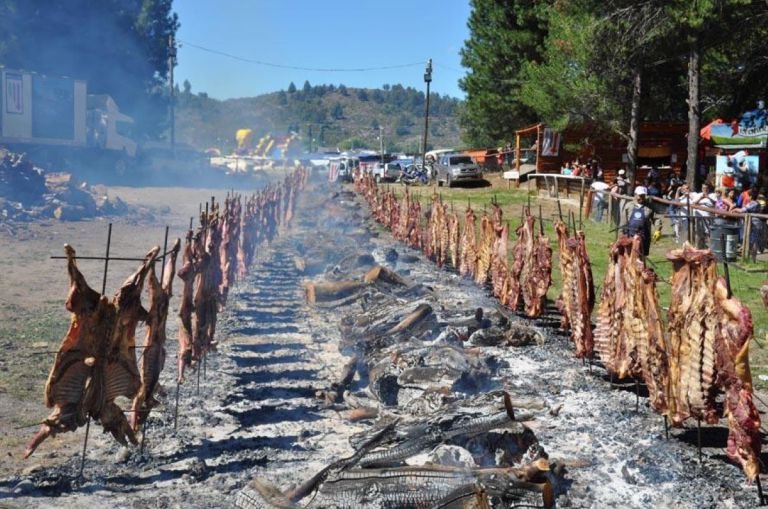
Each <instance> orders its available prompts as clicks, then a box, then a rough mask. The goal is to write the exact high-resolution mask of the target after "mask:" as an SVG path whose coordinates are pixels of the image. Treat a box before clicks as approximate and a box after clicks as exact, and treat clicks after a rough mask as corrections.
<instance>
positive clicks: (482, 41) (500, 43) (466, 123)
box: [459, 0, 549, 145]
mask: <svg viewBox="0 0 768 509" xmlns="http://www.w3.org/2000/svg"><path fill="white" fill-rule="evenodd" d="M547 3H548V2H535V1H533V0H514V1H511V0H471V7H472V11H471V13H470V17H469V22H468V25H469V30H470V35H469V39H468V40H467V41H466V42H465V45H464V48H462V50H461V60H462V65H463V66H464V67H466V68H467V69H468V74H467V75H466V76H465V77H464V78H462V79H461V80H460V81H459V86H460V87H461V89H462V90H464V92H466V94H467V99H466V108H465V109H464V115H463V116H462V117H461V119H460V122H461V125H462V126H463V128H464V138H465V141H466V142H467V143H469V144H471V145H495V144H497V143H499V142H501V141H503V140H508V139H511V138H512V137H513V135H514V131H515V130H516V129H517V128H519V127H521V126H523V125H526V124H528V123H531V122H533V121H534V120H536V115H535V112H534V111H532V110H531V108H530V107H528V106H527V105H525V104H523V103H522V102H521V101H520V100H519V93H520V87H521V82H520V80H519V74H520V71H521V69H522V67H523V64H524V63H525V62H528V61H534V60H539V59H540V58H541V52H542V48H543V47H544V39H545V37H546V35H547V32H548V22H547V15H548V12H549V11H548V9H547V5H546V4H547Z"/></svg>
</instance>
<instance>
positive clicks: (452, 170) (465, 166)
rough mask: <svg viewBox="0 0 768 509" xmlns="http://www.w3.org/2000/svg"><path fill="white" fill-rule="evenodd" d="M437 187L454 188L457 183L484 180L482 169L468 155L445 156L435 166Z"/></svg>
mask: <svg viewBox="0 0 768 509" xmlns="http://www.w3.org/2000/svg"><path fill="white" fill-rule="evenodd" d="M435 175H436V176H435V178H436V179H437V185H439V186H442V185H443V184H445V185H446V186H448V187H453V184H455V183H457V182H478V181H481V180H483V172H482V171H481V170H480V167H479V166H478V165H477V164H476V163H475V162H474V161H473V160H472V158H471V157H470V156H468V155H466V154H443V155H441V156H440V158H439V159H438V160H437V164H436V165H435Z"/></svg>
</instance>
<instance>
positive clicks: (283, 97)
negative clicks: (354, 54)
mask: <svg viewBox="0 0 768 509" xmlns="http://www.w3.org/2000/svg"><path fill="white" fill-rule="evenodd" d="M425 97H426V96H425V94H424V92H423V91H418V90H416V89H414V88H412V87H404V86H403V85H400V84H385V85H383V86H382V87H381V88H355V87H347V86H346V85H344V84H339V85H335V84H322V85H312V84H310V83H309V81H305V82H304V84H303V86H301V87H297V86H296V84H295V83H290V84H289V85H288V87H287V88H286V89H283V90H279V91H277V92H272V93H268V94H262V95H259V96H255V97H246V98H238V99H227V100H223V101H222V100H217V99H214V98H211V97H209V96H208V95H207V94H205V93H202V92H199V93H193V91H192V84H191V83H190V82H189V81H188V80H185V81H184V83H183V84H182V88H181V89H179V90H178V93H177V109H176V112H177V129H178V133H179V139H180V140H182V141H184V142H186V143H189V144H191V145H193V146H197V147H199V148H205V147H211V146H216V147H219V148H223V149H224V150H225V151H228V150H229V149H230V148H231V147H232V143H233V140H232V138H233V136H234V132H235V130H236V129H238V128H244V127H247V128H250V129H253V131H254V134H255V135H256V137H257V138H258V137H261V136H263V135H265V134H267V133H269V134H272V135H277V136H281V135H284V134H287V133H288V132H296V133H298V134H299V135H300V137H301V139H302V141H303V144H304V148H305V149H306V150H310V149H317V148H318V147H339V148H342V149H344V148H361V147H364V148H373V149H378V148H380V146H381V145H383V146H384V149H385V150H388V151H416V150H418V149H419V147H421V139H422V136H423V127H424V111H425V106H426V102H425ZM461 104H462V103H461V101H460V100H459V99H456V98H452V97H449V96H447V95H444V96H441V95H439V94H436V93H432V94H430V119H431V120H432V121H431V122H430V133H429V140H430V144H436V145H435V146H438V145H440V144H447V145H448V146H454V145H457V144H458V143H459V130H458V125H457V123H456V120H455V119H456V118H457V116H458V111H459V109H460V108H461ZM382 134H383V136H384V140H383V143H382V141H381V140H380V139H379V136H380V135H382Z"/></svg>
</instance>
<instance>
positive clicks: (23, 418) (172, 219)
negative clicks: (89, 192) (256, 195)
mask: <svg viewBox="0 0 768 509" xmlns="http://www.w3.org/2000/svg"><path fill="white" fill-rule="evenodd" d="M239 190H240V191H243V192H245V191H248V189H243V188H239ZM109 194H110V195H115V196H119V197H120V198H121V199H123V200H125V201H126V202H127V203H128V204H130V205H136V206H141V207H142V208H143V209H146V210H145V211H143V212H141V213H140V214H132V215H129V216H127V217H114V218H96V219H93V220H88V221H77V222H60V221H57V220H46V221H41V222H34V223H14V224H12V225H8V224H0V264H2V268H1V271H2V272H1V273H2V276H0V281H1V283H0V285H1V286H2V288H3V291H2V292H0V344H2V348H3V351H4V353H3V355H2V356H0V451H2V456H3V461H2V462H0V476H4V475H7V474H9V473H12V472H18V471H21V470H24V469H27V468H29V467H30V466H31V464H32V465H33V464H35V462H34V461H33V462H30V461H23V460H21V455H22V453H23V449H24V444H25V442H26V441H27V440H28V439H29V437H30V436H31V435H32V434H33V433H34V432H35V430H36V428H37V424H36V423H37V422H40V420H41V419H42V418H44V417H45V416H46V415H47V413H48V412H47V411H46V410H47V409H46V408H45V407H44V406H43V403H42V389H43V385H44V384H45V380H46V378H47V376H48V370H49V369H50V366H51V365H52V362H53V356H54V354H55V351H56V350H57V348H58V346H59V344H60V342H61V339H62V337H63V336H64V333H65V332H66V330H67V327H68V325H69V312H68V311H67V310H66V309H65V308H64V300H65V299H66V296H67V291H68V289H69V278H68V275H67V270H66V260H62V259H51V258H50V257H51V256H62V255H63V254H64V250H63V246H64V244H65V243H68V244H70V245H72V246H73V247H74V248H75V249H76V251H77V253H78V255H80V256H104V254H105V252H106V244H107V236H108V231H109V223H110V222H111V223H112V237H111V245H110V253H111V254H112V256H118V257H126V258H133V257H143V256H144V254H145V253H146V252H147V251H149V250H150V248H151V247H153V246H156V245H159V246H162V245H163V242H164V236H165V228H166V226H167V227H168V245H169V246H170V245H172V243H173V240H174V239H176V238H177V237H181V238H182V239H183V237H184V234H185V231H186V229H187V228H188V227H189V220H190V218H191V217H195V222H196V221H197V217H196V216H197V214H198V207H199V204H200V203H203V202H205V201H206V200H209V199H210V197H211V196H216V197H217V199H219V198H223V197H224V196H225V195H226V191H225V190H223V189H194V188H173V187H115V188H110V189H109ZM137 266H138V262H131V261H113V262H110V264H109V266H108V272H107V276H108V277H107V281H106V289H107V292H106V293H107V294H108V295H111V294H112V293H113V292H114V291H115V290H116V289H117V288H118V287H119V286H120V284H121V283H122V282H123V281H124V280H125V278H126V277H127V276H128V275H129V274H130V273H131V272H133V270H134V269H135V268H136V267H137ZM79 267H80V269H81V271H82V272H83V274H84V275H85V277H86V280H87V281H88V282H89V284H90V285H91V286H92V287H94V288H96V289H100V288H101V285H102V281H103V276H104V262H103V261H96V260H93V261H90V260H82V261H80V262H79ZM177 284H178V283H177ZM176 293H177V295H175V296H174V301H173V302H172V304H171V308H172V309H178V303H177V301H178V286H177V292H176ZM172 321H174V320H172V319H169V322H172ZM137 337H139V338H141V337H143V336H142V331H141V330H140V331H139V332H138V333H137ZM49 442H50V443H51V444H50V445H52V446H51V447H46V448H44V449H46V450H50V451H57V452H45V451H42V452H43V454H42V456H44V457H45V459H46V461H47V460H52V461H51V462H52V463H55V460H56V459H57V458H62V459H66V458H68V457H69V456H71V454H72V452H74V451H76V450H78V447H79V444H80V443H81V442H82V437H81V436H80V435H79V434H78V433H66V434H63V435H60V436H58V437H55V438H53V439H49ZM54 443H55V445H54ZM33 458H34V457H33Z"/></svg>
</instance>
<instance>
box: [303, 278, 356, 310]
mask: <svg viewBox="0 0 768 509" xmlns="http://www.w3.org/2000/svg"><path fill="white" fill-rule="evenodd" d="M365 286H366V283H364V282H360V281H336V282H333V283H312V282H307V283H305V284H304V292H305V296H306V299H307V304H310V305H312V304H315V303H317V302H330V301H337V300H340V299H344V298H345V297H350V296H352V295H355V294H356V293H357V292H358V291H360V290H362V289H363V288H364V287H365Z"/></svg>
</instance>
